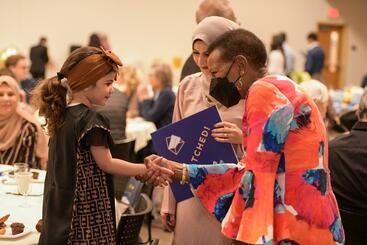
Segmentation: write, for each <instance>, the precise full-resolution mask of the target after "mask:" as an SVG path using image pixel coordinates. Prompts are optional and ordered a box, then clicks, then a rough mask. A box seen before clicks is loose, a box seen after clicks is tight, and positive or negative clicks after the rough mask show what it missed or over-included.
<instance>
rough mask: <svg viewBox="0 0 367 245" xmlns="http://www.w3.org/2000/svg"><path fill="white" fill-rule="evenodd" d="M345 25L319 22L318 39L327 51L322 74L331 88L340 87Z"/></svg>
mask: <svg viewBox="0 0 367 245" xmlns="http://www.w3.org/2000/svg"><path fill="white" fill-rule="evenodd" d="M343 29H344V27H343V25H333V24H319V26H318V41H319V43H320V46H321V47H322V48H323V49H324V51H325V66H324V69H323V71H322V76H323V78H324V81H325V83H326V84H328V87H329V88H340V87H342V86H343V84H342V83H341V81H340V73H341V69H342V67H341V50H342V41H343V36H342V35H343Z"/></svg>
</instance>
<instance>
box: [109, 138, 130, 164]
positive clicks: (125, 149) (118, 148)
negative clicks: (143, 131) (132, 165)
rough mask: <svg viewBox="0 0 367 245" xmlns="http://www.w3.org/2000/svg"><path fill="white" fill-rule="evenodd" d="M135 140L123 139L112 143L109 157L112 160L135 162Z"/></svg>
mask: <svg viewBox="0 0 367 245" xmlns="http://www.w3.org/2000/svg"><path fill="white" fill-rule="evenodd" d="M134 149H135V139H123V140H117V141H115V142H114V146H113V147H112V149H110V150H111V155H112V157H114V158H118V159H122V160H125V161H129V162H135V152H134Z"/></svg>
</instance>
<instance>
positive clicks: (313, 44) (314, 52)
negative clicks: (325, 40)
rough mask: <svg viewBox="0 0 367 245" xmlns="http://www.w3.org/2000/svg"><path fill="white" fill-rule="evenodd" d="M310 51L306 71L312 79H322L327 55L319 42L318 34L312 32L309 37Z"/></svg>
mask: <svg viewBox="0 0 367 245" xmlns="http://www.w3.org/2000/svg"><path fill="white" fill-rule="evenodd" d="M307 41H308V43H309V49H308V51H307V56H306V64H305V71H306V72H308V73H309V74H310V75H311V77H312V78H315V79H320V78H321V72H322V68H323V67H324V61H325V53H324V50H323V49H322V48H321V47H320V45H319V42H318V41H317V34H316V33H314V32H311V33H310V34H308V36H307Z"/></svg>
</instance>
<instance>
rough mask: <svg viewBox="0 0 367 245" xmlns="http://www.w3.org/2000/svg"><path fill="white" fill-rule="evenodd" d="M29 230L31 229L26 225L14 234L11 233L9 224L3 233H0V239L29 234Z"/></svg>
mask: <svg viewBox="0 0 367 245" xmlns="http://www.w3.org/2000/svg"><path fill="white" fill-rule="evenodd" d="M30 232H31V230H30V229H29V228H27V227H25V228H24V231H23V232H22V233H19V234H16V235H12V234H11V228H10V226H7V227H6V231H5V234H4V235H0V239H16V238H18V237H22V236H25V235H27V234H29V233H30Z"/></svg>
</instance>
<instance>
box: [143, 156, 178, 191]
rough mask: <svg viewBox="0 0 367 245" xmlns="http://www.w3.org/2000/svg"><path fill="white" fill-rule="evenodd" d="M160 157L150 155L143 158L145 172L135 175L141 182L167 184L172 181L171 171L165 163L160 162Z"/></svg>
mask: <svg viewBox="0 0 367 245" xmlns="http://www.w3.org/2000/svg"><path fill="white" fill-rule="evenodd" d="M162 159H163V158H162V157H159V156H157V155H151V156H149V157H147V158H145V159H144V164H145V166H146V168H147V172H146V173H145V174H144V175H142V176H137V179H138V180H140V181H142V182H147V183H150V184H153V185H154V186H157V185H160V186H162V185H167V184H168V182H171V181H172V179H171V178H172V176H173V172H172V171H171V170H170V169H168V167H167V165H166V164H165V163H164V162H162Z"/></svg>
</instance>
